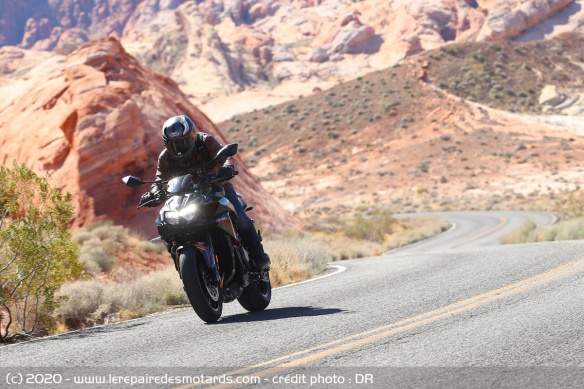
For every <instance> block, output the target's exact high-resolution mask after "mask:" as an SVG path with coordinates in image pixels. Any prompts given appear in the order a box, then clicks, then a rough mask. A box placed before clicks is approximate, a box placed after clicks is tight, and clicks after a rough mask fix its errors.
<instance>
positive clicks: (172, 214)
mask: <svg viewBox="0 0 584 389" xmlns="http://www.w3.org/2000/svg"><path fill="white" fill-rule="evenodd" d="M178 216H179V215H178V212H176V211H168V212H165V213H164V221H165V222H167V223H168V224H174V225H177V224H178Z"/></svg>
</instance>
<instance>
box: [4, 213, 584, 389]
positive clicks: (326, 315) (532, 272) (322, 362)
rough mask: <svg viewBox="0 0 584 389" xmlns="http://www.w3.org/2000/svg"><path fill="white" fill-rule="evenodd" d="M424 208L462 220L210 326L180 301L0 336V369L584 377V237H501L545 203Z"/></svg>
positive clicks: (365, 379) (383, 383)
mask: <svg viewBox="0 0 584 389" xmlns="http://www.w3.org/2000/svg"><path fill="white" fill-rule="evenodd" d="M409 216H411V215H409ZM422 216H440V217H443V218H447V219H449V220H450V221H451V222H452V223H453V228H452V229H451V230H449V231H448V232H446V233H444V234H442V235H441V236H439V237H435V238H433V239H429V240H427V241H424V242H421V243H418V244H415V245H413V246H410V247H407V248H403V249H399V250H395V251H392V252H389V253H387V254H385V255H382V256H379V257H371V258H363V259H358V260H350V261H342V262H336V263H334V264H333V267H332V268H331V273H330V274H327V276H325V277H322V278H317V279H315V280H312V281H310V282H304V283H300V284H296V285H292V286H287V287H282V288H278V289H275V290H274V291H273V297H272V304H271V305H270V307H269V308H268V309H267V310H266V311H264V312H260V313H254V314H250V313H246V312H245V311H244V310H243V309H242V308H241V307H240V306H239V305H238V304H237V303H232V304H227V305H225V307H224V313H223V318H222V319H221V320H220V321H219V322H218V323H216V324H211V325H209V324H204V323H203V322H202V321H200V320H199V319H198V317H197V316H196V315H195V313H194V312H193V311H192V310H191V309H184V310H178V311H174V312H170V313H165V314H160V315H154V316H149V317H145V318H141V319H137V320H133V321H129V322H124V323H118V324H113V325H107V326H102V327H98V328H94V329H89V330H85V331H77V332H72V333H68V334H63V335H60V336H54V337H49V338H44V339H40V340H35V341H31V342H26V343H22V344H17V345H11V346H6V347H2V348H0V374H1V376H0V380H5V379H6V375H7V374H14V373H15V372H19V373H21V374H22V373H23V372H24V373H25V374H27V373H28V374H30V372H48V373H47V374H54V373H55V372H57V373H59V374H62V377H61V378H63V377H66V378H65V379H66V380H71V379H72V378H71V377H72V376H73V375H75V374H81V373H83V374H106V373H112V372H113V373H115V374H118V375H120V376H121V375H130V374H133V375H140V374H141V375H142V376H144V375H150V376H154V375H164V374H167V375H168V374H176V375H179V374H180V375H189V376H193V377H198V378H196V379H195V380H194V381H190V382H200V381H203V380H204V379H208V380H211V381H207V382H214V383H215V384H223V383H227V384H226V385H220V386H221V387H243V386H244V385H242V384H241V385H240V384H235V383H234V384H233V385H231V384H229V383H230V382H231V381H235V380H237V381H245V380H248V381H245V382H250V380H251V381H253V380H255V381H257V382H255V381H254V382H255V383H256V385H254V387H274V386H282V387H307V386H309V385H310V383H311V381H310V380H313V381H316V383H318V385H315V387H341V386H343V387H380V388H381V387H383V388H386V387H416V388H417V387H449V388H450V387H461V388H462V387H465V388H468V387H530V388H531V387H546V388H549V387H583V386H584V331H583V330H582V328H583V324H584V313H583V312H584V303H583V301H582V296H584V277H583V276H584V242H579V241H569V242H550V243H536V244H525V245H507V246H499V245H498V241H499V239H500V237H501V236H502V235H503V234H505V233H508V232H510V231H513V230H515V229H516V228H518V227H520V226H521V225H523V224H524V223H525V222H526V220H528V219H531V220H533V221H535V222H537V223H540V224H549V223H552V222H553V221H554V218H553V217H552V216H551V215H548V214H539V213H522V212H466V213H443V214H424V215H422ZM11 377H15V376H14V375H12V376H11ZM67 377H68V378H67ZM25 378H26V375H25ZM142 378H143V377H142ZM110 379H111V378H110ZM341 381H342V382H341ZM0 382H2V383H4V381H0ZM288 382H292V383H288ZM67 383H69V384H70V385H71V386H75V385H73V384H72V381H67ZM1 385H2V384H0V386H1ZM163 386H164V387H181V388H187V387H193V386H192V385H190V384H185V382H184V381H175V382H173V383H172V384H167V385H163ZM207 386H209V385H207ZM211 386H212V385H211ZM55 387H64V386H62V385H55ZM108 387H115V385H109V386H108ZM119 387H128V386H124V385H121V386H119Z"/></svg>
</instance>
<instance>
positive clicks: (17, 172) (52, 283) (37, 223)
mask: <svg viewBox="0 0 584 389" xmlns="http://www.w3.org/2000/svg"><path fill="white" fill-rule="evenodd" d="M73 210H74V208H73V205H72V204H71V195H70V194H69V193H67V194H65V195H63V194H62V193H61V192H60V191H59V190H58V189H57V188H53V187H51V186H50V184H49V179H48V177H47V176H44V177H39V176H38V175H37V174H35V173H34V172H33V171H32V170H30V169H29V168H27V167H26V166H25V165H24V164H17V163H16V162H14V163H13V168H12V169H9V168H7V167H0V324H1V325H0V342H9V341H14V340H18V339H22V338H27V337H31V336H34V335H38V334H40V333H43V332H46V331H49V330H51V329H52V327H53V326H54V325H55V322H54V320H53V317H52V313H53V311H54V310H55V309H56V308H57V307H58V306H59V303H60V299H58V298H57V297H56V296H55V293H56V292H57V291H58V290H59V288H60V287H61V285H63V284H64V283H65V282H66V281H67V280H69V279H72V278H76V277H78V276H80V275H81V264H80V263H79V261H78V257H79V246H78V245H77V244H75V243H74V242H73V241H72V240H71V234H70V232H69V230H68V228H67V225H68V223H69V222H70V221H71V219H72V217H73Z"/></svg>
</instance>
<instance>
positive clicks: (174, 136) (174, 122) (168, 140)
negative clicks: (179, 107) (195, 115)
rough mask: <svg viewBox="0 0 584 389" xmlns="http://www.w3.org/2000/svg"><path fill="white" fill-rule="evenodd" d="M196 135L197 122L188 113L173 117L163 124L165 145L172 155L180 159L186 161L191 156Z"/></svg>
mask: <svg viewBox="0 0 584 389" xmlns="http://www.w3.org/2000/svg"><path fill="white" fill-rule="evenodd" d="M196 137H197V128H196V127H195V123H193V121H192V120H191V119H190V118H189V117H188V116H187V115H180V116H174V117H171V118H170V119H168V120H167V121H166V122H165V123H164V125H163V126H162V139H163V140H164V146H165V147H166V149H167V150H168V152H169V153H170V156H171V157H172V158H175V159H178V160H179V161H184V160H185V159H187V158H189V157H190V156H191V154H192V153H193V150H194V148H195V143H196V142H195V139H196Z"/></svg>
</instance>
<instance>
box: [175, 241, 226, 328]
mask: <svg viewBox="0 0 584 389" xmlns="http://www.w3.org/2000/svg"><path fill="white" fill-rule="evenodd" d="M197 254H198V251H197V250H196V249H195V248H193V247H187V248H185V249H183V250H182V251H181V252H180V255H179V257H178V263H179V269H180V270H179V271H180V276H181V278H182V282H183V285H184V287H185V292H186V293H187V297H188V298H189V301H190V303H191V305H192V307H193V309H194V310H195V312H196V313H197V315H198V316H199V317H200V318H201V319H202V320H203V321H205V322H207V323H214V322H216V321H217V320H219V318H220V317H221V313H222V312H223V291H222V290H221V288H220V287H219V285H218V284H217V281H216V278H215V275H214V274H212V273H211V271H209V269H208V268H207V267H206V266H205V263H204V262H205V261H204V260H203V258H201V256H200V255H197Z"/></svg>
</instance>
